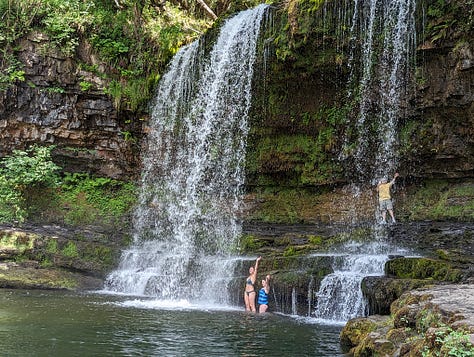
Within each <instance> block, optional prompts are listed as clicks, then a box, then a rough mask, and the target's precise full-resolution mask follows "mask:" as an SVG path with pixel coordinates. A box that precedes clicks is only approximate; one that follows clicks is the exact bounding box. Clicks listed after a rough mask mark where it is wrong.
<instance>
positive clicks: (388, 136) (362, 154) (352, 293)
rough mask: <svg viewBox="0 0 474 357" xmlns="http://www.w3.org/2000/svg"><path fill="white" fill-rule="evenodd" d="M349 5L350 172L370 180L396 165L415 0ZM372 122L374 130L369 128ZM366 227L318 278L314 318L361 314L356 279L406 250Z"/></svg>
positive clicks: (342, 318) (381, 268) (370, 0)
mask: <svg viewBox="0 0 474 357" xmlns="http://www.w3.org/2000/svg"><path fill="white" fill-rule="evenodd" d="M344 3H346V2H344ZM353 6H354V7H353V9H352V11H353V17H352V24H351V26H350V28H351V37H352V38H353V39H358V40H359V41H354V42H360V46H361V51H356V50H353V51H352V53H353V56H354V53H360V58H352V59H351V64H352V65H353V66H354V65H355V64H359V65H360V66H361V68H360V69H359V68H352V69H351V73H352V81H357V85H356V86H355V87H356V88H357V90H356V95H357V96H358V97H359V98H360V99H359V101H358V102H359V110H358V115H357V118H356V123H355V128H356V132H357V139H356V140H357V142H356V145H355V147H356V152H355V154H354V159H355V160H354V162H355V168H356V170H357V173H356V174H355V176H357V177H358V178H362V179H364V180H366V181H368V182H370V183H371V184H375V183H376V182H377V181H378V179H380V178H381V177H383V176H388V175H393V173H394V172H395V170H396V168H397V161H398V160H397V154H396V151H397V147H396V144H397V141H398V139H397V123H398V119H399V117H400V116H401V114H402V107H403V106H402V98H403V96H404V94H405V92H406V90H407V82H408V81H407V76H408V75H409V66H410V61H411V59H412V57H413V55H414V43H415V36H416V31H415V21H414V11H415V7H416V1H415V0H356V1H354V3H353ZM343 18H347V16H344V17H343ZM381 35H383V40H382V41H381V40H380V38H381ZM357 69H359V73H358V71H357ZM351 94H352V95H354V93H351ZM374 126H376V127H377V132H376V133H373V132H371V128H373V127H374ZM374 147H375V150H374ZM354 187H355V189H354V200H357V197H358V192H359V188H358V185H357V184H355V185H354ZM374 218H375V220H376V219H377V215H376V217H374ZM372 232H373V236H372V237H371V239H370V240H371V242H370V243H368V244H364V245H361V246H359V245H357V244H355V246H357V251H354V249H353V247H354V243H350V244H347V245H346V246H344V247H342V248H341V249H340V251H339V252H336V254H335V256H334V262H333V270H334V273H332V274H329V275H327V276H326V277H325V278H324V280H323V281H322V283H321V287H320V289H319V292H318V293H317V294H316V295H317V297H316V300H317V303H316V307H315V312H314V315H315V316H316V317H317V318H320V319H323V320H328V321H342V322H344V321H347V320H348V319H350V318H353V317H356V316H364V315H365V314H366V313H367V309H366V302H365V299H364V297H363V295H362V291H361V287H360V285H361V282H362V279H363V278H364V277H366V276H369V275H383V274H384V265H385V262H386V261H387V260H388V259H389V254H400V253H401V252H403V253H406V252H404V251H403V249H401V248H400V247H390V246H387V244H386V243H385V242H386V241H387V239H386V234H387V231H386V230H385V229H381V228H380V227H377V223H374V227H373V229H372ZM341 252H342V253H343V254H340V253H341Z"/></svg>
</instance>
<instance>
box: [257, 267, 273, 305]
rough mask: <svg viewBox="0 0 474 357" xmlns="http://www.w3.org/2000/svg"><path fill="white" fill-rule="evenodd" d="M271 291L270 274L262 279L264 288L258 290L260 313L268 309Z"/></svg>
mask: <svg viewBox="0 0 474 357" xmlns="http://www.w3.org/2000/svg"><path fill="white" fill-rule="evenodd" d="M269 292H270V275H267V276H266V277H265V280H262V288H261V289H260V291H259V292H258V305H259V306H258V313H259V314H262V313H264V312H266V311H267V309H268V293H269Z"/></svg>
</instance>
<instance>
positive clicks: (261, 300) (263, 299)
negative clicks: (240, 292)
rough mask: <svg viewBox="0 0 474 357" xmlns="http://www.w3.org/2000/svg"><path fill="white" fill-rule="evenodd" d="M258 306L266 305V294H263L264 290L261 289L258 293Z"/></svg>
mask: <svg viewBox="0 0 474 357" xmlns="http://www.w3.org/2000/svg"><path fill="white" fill-rule="evenodd" d="M258 304H259V305H268V294H267V293H266V292H265V289H264V288H261V289H260V291H259V292H258Z"/></svg>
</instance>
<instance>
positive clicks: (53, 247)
mask: <svg viewBox="0 0 474 357" xmlns="http://www.w3.org/2000/svg"><path fill="white" fill-rule="evenodd" d="M46 251H47V252H48V253H52V254H56V253H57V252H58V241H57V240H56V239H50V240H48V243H47V244H46Z"/></svg>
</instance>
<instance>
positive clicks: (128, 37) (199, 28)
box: [0, 0, 257, 111]
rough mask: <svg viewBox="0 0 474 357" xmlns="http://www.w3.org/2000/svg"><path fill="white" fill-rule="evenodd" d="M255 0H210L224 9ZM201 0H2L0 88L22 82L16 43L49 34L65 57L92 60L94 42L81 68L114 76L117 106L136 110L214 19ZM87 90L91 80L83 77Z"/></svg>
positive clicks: (110, 91) (111, 86) (51, 43)
mask: <svg viewBox="0 0 474 357" xmlns="http://www.w3.org/2000/svg"><path fill="white" fill-rule="evenodd" d="M256 2H257V1H250V0H240V1H234V2H232V3H231V2H230V1H227V0H209V1H207V3H208V5H209V6H210V7H212V8H214V9H216V12H217V13H218V14H221V13H223V12H225V11H231V10H236V9H238V8H239V7H240V8H242V7H246V6H251V5H253V4H255V3H256ZM206 15H207V14H206V12H205V11H203V8H202V6H199V4H197V3H196V2H195V1H189V0H174V1H154V0H140V1H129V0H120V1H119V0H117V1H115V2H114V1H103V0H95V1H81V0H31V1H23V0H0V17H1V19H2V21H1V22H0V47H1V48H2V50H1V51H0V90H5V89H6V88H8V87H9V86H10V85H11V84H13V83H15V82H17V81H24V80H25V77H24V71H23V69H22V66H23V64H22V63H21V62H20V61H19V59H18V56H17V53H16V51H17V50H18V48H17V45H18V42H19V41H20V40H21V39H22V38H23V37H25V36H27V35H28V34H29V33H30V32H32V31H39V32H42V33H45V34H46V35H47V36H48V37H49V44H48V46H49V47H50V48H44V51H50V50H51V49H55V50H57V49H59V50H60V51H61V52H62V54H63V55H65V56H67V57H78V58H83V59H84V60H85V59H86V58H85V56H82V55H81V54H80V53H78V51H79V50H80V47H81V46H82V47H83V48H91V49H92V52H93V54H94V55H93V56H91V57H90V58H89V59H88V60H87V61H91V62H86V63H84V64H83V70H86V71H92V72H96V73H97V74H100V75H101V76H102V77H105V78H106V79H107V80H108V82H109V87H108V88H107V89H106V93H107V94H110V95H112V96H113V97H114V98H115V102H116V104H117V106H118V107H122V108H128V109H131V110H133V111H135V110H137V109H138V108H139V107H140V106H143V105H145V104H146V102H147V101H148V100H149V99H150V96H151V92H150V89H151V88H152V86H153V85H154V84H156V81H157V80H158V79H159V77H160V74H161V73H162V72H163V70H164V68H165V66H166V64H167V63H168V61H169V59H170V58H171V57H172V56H173V55H174V54H175V53H176V52H177V51H178V49H179V48H180V47H181V46H183V45H184V44H186V43H189V42H190V41H192V40H194V39H195V38H197V37H198V36H200V35H201V34H202V33H203V32H204V31H205V30H206V29H208V28H209V27H210V26H211V25H212V21H213V20H212V19H210V18H209V17H208V16H206ZM82 84H83V85H82V86H81V88H82V90H86V91H87V90H88V89H89V88H90V83H89V84H88V83H86V82H82Z"/></svg>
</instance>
